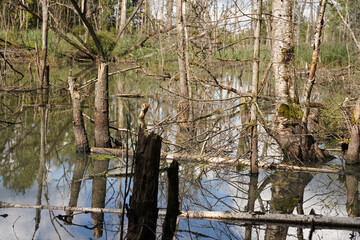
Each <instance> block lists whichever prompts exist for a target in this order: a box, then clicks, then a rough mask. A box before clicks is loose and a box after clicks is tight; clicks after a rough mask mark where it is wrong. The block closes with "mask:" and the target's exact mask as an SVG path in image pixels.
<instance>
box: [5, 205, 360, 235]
mask: <svg viewBox="0 0 360 240" xmlns="http://www.w3.org/2000/svg"><path fill="white" fill-rule="evenodd" d="M0 208H29V209H46V210H53V211H79V212H97V213H115V214H121V213H122V210H121V209H109V208H90V207H66V206H63V207H62V206H49V205H30V204H16V203H7V202H2V201H0ZM158 215H159V216H165V215H166V211H159V212H158ZM178 217H180V218H195V219H208V220H214V221H227V222H228V221H245V222H251V223H254V224H259V223H263V224H268V223H271V224H289V225H294V226H298V225H303V226H304V227H312V226H315V227H316V228H331V229H354V230H358V229H359V228H360V218H358V217H357V218H351V217H332V216H321V215H294V214H272V213H266V214H254V213H244V212H215V211H183V212H181V214H180V215H179V216H178Z"/></svg>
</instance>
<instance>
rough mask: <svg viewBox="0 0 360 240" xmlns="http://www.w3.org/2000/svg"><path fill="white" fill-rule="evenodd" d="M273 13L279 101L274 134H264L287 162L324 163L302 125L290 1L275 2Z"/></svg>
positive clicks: (319, 152) (320, 153) (276, 90)
mask: <svg viewBox="0 0 360 240" xmlns="http://www.w3.org/2000/svg"><path fill="white" fill-rule="evenodd" d="M272 10H273V15H274V18H273V48H272V61H273V72H274V79H275V94H276V96H277V97H278V101H277V112H276V118H275V122H274V130H269V129H267V131H268V133H269V134H270V135H271V136H272V137H273V138H274V139H275V140H276V141H277V142H278V144H279V145H280V147H281V149H282V151H283V152H284V154H285V156H287V157H288V158H291V159H292V158H295V159H298V160H300V161H318V160H323V159H324V158H325V157H324V154H323V152H322V151H321V150H320V149H319V148H318V146H317V144H316V142H315V140H314V138H313V137H312V136H311V135H310V134H309V132H308V129H307V125H306V122H302V117H303V111H302V110H301V109H300V106H299V103H298V97H297V94H296V84H295V71H294V66H295V63H294V41H293V31H294V25H293V19H292V18H293V14H292V10H293V1H290V0H287V1H283V0H274V1H273V4H272ZM320 30H321V28H320ZM316 56H317V55H316ZM315 63H316V62H315ZM315 67H316V65H315ZM314 71H315V68H314ZM309 93H311V89H310V92H309ZM309 96H310V95H309Z"/></svg>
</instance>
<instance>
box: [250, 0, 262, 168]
mask: <svg viewBox="0 0 360 240" xmlns="http://www.w3.org/2000/svg"><path fill="white" fill-rule="evenodd" d="M261 15H262V0H258V1H257V11H256V17H257V20H256V29H255V34H254V36H255V42H254V62H253V75H252V103H251V168H250V169H251V170H250V171H251V173H252V174H258V172H259V169H258V165H257V160H258V133H257V127H258V125H257V106H256V105H257V95H258V82H259V65H260V30H261Z"/></svg>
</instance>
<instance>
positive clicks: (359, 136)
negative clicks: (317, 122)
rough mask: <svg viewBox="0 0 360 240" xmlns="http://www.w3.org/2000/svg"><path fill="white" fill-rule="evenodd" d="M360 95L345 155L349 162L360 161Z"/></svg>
mask: <svg viewBox="0 0 360 240" xmlns="http://www.w3.org/2000/svg"><path fill="white" fill-rule="evenodd" d="M359 119H360V97H359V99H358V100H357V101H356V106H355V109H354V112H353V114H352V118H351V123H352V126H351V136H350V143H349V148H348V151H347V154H346V156H345V159H346V163H347V164H356V163H359V161H360V159H359V149H360V124H359Z"/></svg>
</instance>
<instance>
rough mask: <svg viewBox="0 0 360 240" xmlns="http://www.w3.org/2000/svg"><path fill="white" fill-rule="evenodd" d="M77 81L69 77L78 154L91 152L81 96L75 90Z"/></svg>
mask: <svg viewBox="0 0 360 240" xmlns="http://www.w3.org/2000/svg"><path fill="white" fill-rule="evenodd" d="M75 81H76V79H75V78H73V77H71V76H69V78H68V83H69V91H70V95H71V102H72V106H73V121H74V135H75V142H76V151H77V152H90V147H89V142H88V138H87V134H86V130H85V125H84V119H83V116H82V110H81V101H80V99H81V96H80V93H79V92H78V91H77V90H76V88H75V86H74V85H75Z"/></svg>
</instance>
